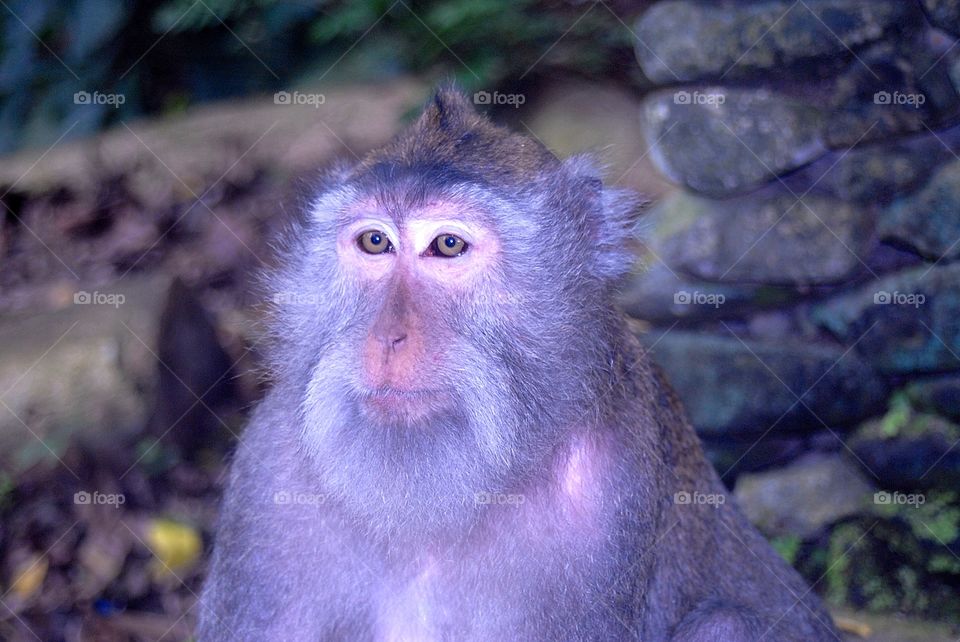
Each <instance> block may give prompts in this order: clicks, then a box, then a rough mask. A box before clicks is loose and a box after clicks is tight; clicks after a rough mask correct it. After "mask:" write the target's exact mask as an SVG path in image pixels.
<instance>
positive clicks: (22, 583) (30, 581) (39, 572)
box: [10, 555, 50, 601]
mask: <svg viewBox="0 0 960 642" xmlns="http://www.w3.org/2000/svg"><path fill="white" fill-rule="evenodd" d="M49 566H50V562H49V561H48V560H47V558H46V557H41V556H39V555H33V556H31V557H29V558H28V559H26V560H24V561H23V563H22V564H21V565H20V567H19V569H18V570H17V573H16V574H15V576H14V577H15V578H16V579H14V580H13V584H11V585H10V592H11V593H13V594H14V595H16V596H17V597H18V598H20V600H22V601H26V600H28V599H30V598H31V597H33V595H34V594H35V593H36V592H37V591H39V590H40V587H41V586H43V580H44V578H46V577H47V569H48V568H49Z"/></svg>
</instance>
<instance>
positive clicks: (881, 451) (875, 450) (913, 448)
mask: <svg viewBox="0 0 960 642" xmlns="http://www.w3.org/2000/svg"><path fill="white" fill-rule="evenodd" d="M958 444H960V428H958V427H957V425H956V424H953V423H951V422H949V421H947V420H946V419H944V418H942V417H938V416H937V415H929V414H915V413H913V412H910V411H903V410H901V409H900V408H897V407H894V408H892V409H891V411H890V412H888V413H887V415H886V416H884V417H883V418H881V419H874V420H871V421H868V422H866V423H864V424H863V425H862V426H861V427H860V428H859V429H858V430H857V432H856V433H854V434H853V435H852V436H851V438H850V439H849V440H848V441H847V445H848V446H849V447H850V450H851V452H852V453H853V454H854V455H856V457H855V458H854V459H856V462H857V463H859V464H860V465H862V466H863V467H864V468H865V469H866V471H868V472H869V473H870V474H872V475H875V476H876V477H877V478H879V479H880V482H881V483H882V485H883V486H884V487H885V488H897V489H904V490H918V489H919V490H924V489H929V488H944V489H951V488H957V487H960V448H956V446H957V445H958Z"/></svg>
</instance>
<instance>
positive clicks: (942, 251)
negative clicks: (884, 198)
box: [878, 160, 960, 260]
mask: <svg viewBox="0 0 960 642" xmlns="http://www.w3.org/2000/svg"><path fill="white" fill-rule="evenodd" d="M878 232H879V234H880V235H881V236H882V237H883V238H886V239H890V240H893V241H895V242H896V243H899V244H901V245H905V246H908V247H910V248H912V249H913V250H915V251H916V252H918V253H919V254H921V255H922V256H924V257H926V258H928V259H933V260H936V259H940V258H955V257H957V256H960V161H958V160H954V161H953V162H950V163H947V164H946V165H944V166H943V167H941V168H940V169H939V171H937V173H936V174H934V176H933V177H932V178H931V179H930V181H929V182H928V183H927V184H926V185H925V186H924V187H923V188H922V189H921V190H920V191H918V192H916V193H914V194H910V195H907V196H904V197H902V198H900V199H897V200H896V201H894V202H893V203H891V204H890V205H889V206H888V207H886V208H884V209H883V210H882V211H881V213H880V219H879V225H878Z"/></svg>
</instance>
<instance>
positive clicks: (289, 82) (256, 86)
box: [0, 0, 639, 151]
mask: <svg viewBox="0 0 960 642" xmlns="http://www.w3.org/2000/svg"><path fill="white" fill-rule="evenodd" d="M4 6H5V7H6V9H5V10H3V11H2V12H0V151H9V150H12V149H15V148H18V147H21V146H28V145H49V144H52V143H53V142H55V141H57V140H59V139H60V138H61V137H63V139H69V138H73V137H76V136H80V135H84V134H87V133H90V132H92V131H96V130H97V129H99V128H102V127H103V126H105V125H107V124H110V123H115V122H118V121H121V120H125V119H129V118H132V117H135V116H138V115H141V114H145V113H169V112H173V111H177V110H180V109H183V108H184V107H186V106H188V105H191V104H194V103H197V102H202V101H207V100H212V99H218V98H226V97H231V96H239V95H245V94H248V93H252V92H270V91H276V90H278V89H281V88H285V87H290V86H296V85H298V84H309V83H316V82H319V81H323V80H325V81H334V80H337V79H344V78H348V79H350V80H358V79H359V80H363V79H366V80H376V79H382V78H384V77H387V76H390V75H394V74H399V73H416V74H423V75H426V76H428V77H430V78H432V79H440V78H444V77H453V78H455V79H456V80H457V81H459V82H460V83H461V84H463V85H464V86H465V87H466V88H467V89H468V90H474V89H477V88H479V87H490V88H493V87H497V86H507V85H514V86H515V85H516V84H517V83H519V82H524V83H528V82H531V81H534V80H535V79H536V78H538V77H541V76H543V75H545V74H550V73H556V72H561V73H570V74H577V75H584V76H587V77H597V76H611V75H613V76H622V75H625V74H638V73H639V72H638V71H635V69H636V65H635V64H633V54H632V49H631V40H630V39H631V35H630V32H629V29H628V28H627V27H626V25H625V24H624V23H623V22H621V20H620V18H618V17H617V16H615V15H614V14H613V13H612V11H611V10H610V9H609V8H608V5H606V4H603V3H592V4H591V3H587V2H577V1H576V0H431V1H424V2H416V1H414V0H393V1H391V0H317V1H314V2H306V1H299V2H296V1H290V0H153V1H149V0H132V1H128V2H124V1H122V0H10V1H9V2H8V3H7V4H5V5H4ZM77 92H87V93H88V94H89V95H91V96H93V98H92V99H91V100H86V101H85V100H84V98H82V97H81V98H77ZM94 92H98V94H96V95H94ZM113 95H122V99H120V100H122V104H115V103H117V102H120V101H119V100H116V99H114V100H113V101H112V102H113V104H111V102H110V101H109V99H108V98H104V97H105V96H113ZM98 98H99V100H100V102H99V104H98Z"/></svg>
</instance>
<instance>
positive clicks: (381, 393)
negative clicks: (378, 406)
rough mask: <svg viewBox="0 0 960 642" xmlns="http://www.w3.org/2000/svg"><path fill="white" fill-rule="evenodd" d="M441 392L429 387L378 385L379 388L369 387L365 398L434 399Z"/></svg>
mask: <svg viewBox="0 0 960 642" xmlns="http://www.w3.org/2000/svg"><path fill="white" fill-rule="evenodd" d="M442 394H443V391H442V390H436V389H431V388H418V389H411V388H395V387H393V386H380V387H379V388H371V389H370V390H368V391H367V394H366V396H367V398H369V399H388V400H389V399H397V400H411V401H416V400H422V399H434V398H436V397H438V396H440V395H442Z"/></svg>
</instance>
